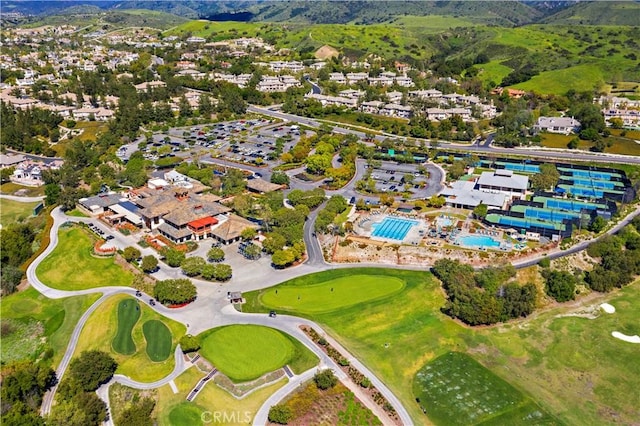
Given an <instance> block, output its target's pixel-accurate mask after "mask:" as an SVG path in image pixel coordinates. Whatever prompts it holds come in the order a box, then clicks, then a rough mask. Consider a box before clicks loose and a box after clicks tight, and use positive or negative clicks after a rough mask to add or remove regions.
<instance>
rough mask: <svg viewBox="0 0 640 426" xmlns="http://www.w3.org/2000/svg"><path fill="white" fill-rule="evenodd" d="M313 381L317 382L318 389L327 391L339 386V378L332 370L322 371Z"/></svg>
mask: <svg viewBox="0 0 640 426" xmlns="http://www.w3.org/2000/svg"><path fill="white" fill-rule="evenodd" d="M313 381H314V382H316V386H317V387H318V389H322V390H327V389H330V388H332V387H334V386H335V385H336V384H338V378H337V377H336V376H335V374H333V371H332V370H330V369H326V370H322V371H321V372H319V373H316V374H315V376H313Z"/></svg>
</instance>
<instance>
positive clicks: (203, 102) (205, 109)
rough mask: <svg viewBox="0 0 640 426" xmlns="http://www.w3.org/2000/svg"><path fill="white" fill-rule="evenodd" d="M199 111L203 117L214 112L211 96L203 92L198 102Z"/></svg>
mask: <svg viewBox="0 0 640 426" xmlns="http://www.w3.org/2000/svg"><path fill="white" fill-rule="evenodd" d="M198 111H199V112H200V115H201V116H203V117H207V118H208V117H211V114H213V104H212V103H211V97H209V95H207V94H202V95H201V96H200V100H199V102H198Z"/></svg>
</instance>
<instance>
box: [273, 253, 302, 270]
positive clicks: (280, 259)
mask: <svg viewBox="0 0 640 426" xmlns="http://www.w3.org/2000/svg"><path fill="white" fill-rule="evenodd" d="M295 260H296V257H295V255H294V253H293V251H292V250H276V251H275V252H274V253H273V255H272V256H271V262H273V264H274V265H275V266H276V267H278V268H283V267H285V266H287V265H290V264H292V263H293V262H295Z"/></svg>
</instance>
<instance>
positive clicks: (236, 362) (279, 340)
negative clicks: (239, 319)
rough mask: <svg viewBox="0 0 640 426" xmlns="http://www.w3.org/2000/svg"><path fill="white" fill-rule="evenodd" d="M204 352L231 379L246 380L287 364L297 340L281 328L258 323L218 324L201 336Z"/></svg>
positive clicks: (202, 351)
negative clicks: (221, 325)
mask: <svg viewBox="0 0 640 426" xmlns="http://www.w3.org/2000/svg"><path fill="white" fill-rule="evenodd" d="M200 342H201V349H200V353H201V354H202V356H204V357H205V358H207V359H208V360H209V361H211V363H212V364H213V365H214V366H215V367H216V368H217V369H218V370H220V371H222V372H223V373H224V374H226V375H227V376H229V378H230V379H231V380H234V381H237V382H243V381H248V380H253V379H256V378H258V377H260V376H262V375H263V374H265V373H268V372H270V371H274V370H277V369H278V368H281V367H283V366H284V365H286V364H287V363H288V362H289V361H290V360H291V359H292V358H293V356H294V353H295V347H294V345H293V343H292V342H291V341H290V340H289V339H288V338H287V336H285V335H284V334H282V333H281V332H279V331H278V330H274V329H272V328H268V327H261V326H258V325H231V326H227V327H220V328H215V329H213V330H209V331H206V332H204V333H203V334H202V335H201V336H200Z"/></svg>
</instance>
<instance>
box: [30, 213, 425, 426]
mask: <svg viewBox="0 0 640 426" xmlns="http://www.w3.org/2000/svg"><path fill="white" fill-rule="evenodd" d="M52 217H53V219H54V223H53V226H52V227H51V230H50V238H51V240H50V244H49V246H48V247H47V248H46V249H45V250H44V251H43V252H42V253H41V254H40V255H39V256H38V257H37V258H36V259H35V260H34V261H33V262H32V263H31V265H29V267H28V268H27V278H28V280H29V282H30V283H31V284H32V285H33V287H34V288H35V289H36V290H38V291H39V292H40V293H42V294H43V295H45V296H46V297H49V298H53V299H59V298H64V297H70V296H78V295H85V294H93V293H102V297H100V299H98V300H97V301H96V302H95V303H94V304H93V305H91V307H90V308H89V309H88V310H87V311H86V312H85V313H84V314H83V315H82V317H81V318H80V320H79V321H78V323H77V324H76V327H75V328H74V331H73V334H72V336H71V339H70V341H69V344H68V345H67V349H66V352H65V354H64V357H63V361H62V362H61V363H60V365H59V367H58V369H57V370H56V374H57V377H58V380H59V381H61V380H62V377H63V376H64V373H65V372H66V369H67V367H68V365H69V362H70V361H71V357H72V356H73V353H74V352H75V349H76V347H77V344H78V339H79V337H80V333H81V331H82V328H83V327H84V324H85V323H86V321H87V319H88V318H89V316H90V315H91V314H92V313H93V312H94V311H95V309H97V307H98V306H100V304H101V303H102V302H104V300H106V299H107V298H109V297H111V296H113V295H115V294H130V295H135V290H134V289H133V288H130V287H118V286H110V287H98V288H93V289H87V290H80V291H65V290H58V289H53V288H50V287H48V286H47V285H46V284H44V283H43V282H42V281H40V279H39V278H38V276H37V274H36V269H37V267H38V265H39V264H40V262H42V260H44V259H45V258H46V257H47V256H48V255H49V254H51V252H52V251H53V250H54V249H55V247H56V246H57V244H58V231H59V229H60V226H61V225H62V224H63V223H65V222H67V221H73V222H84V223H88V222H93V219H91V218H78V217H69V216H66V215H65V214H64V213H63V212H62V211H61V209H60V208H59V207H58V208H56V209H54V211H53V212H52ZM301 266H304V265H301ZM162 268H166V267H165V266H163V265H162V264H161V269H162ZM290 272H293V274H291V275H293V276H300V275H306V274H308V273H310V272H314V271H313V270H309V268H304V267H298V268H294V269H291V270H290ZM165 273H168V272H167V271H165ZM288 275H289V274H288ZM269 285H272V283H269V282H268V281H267V282H264V283H263V285H262V287H265V286H269ZM147 297H148V296H147ZM220 299H221V300H223V301H224V302H225V303H224V304H223V305H222V308H221V309H220V311H219V312H218V313H217V315H215V314H214V315H207V316H205V317H203V316H201V315H198V312H197V310H196V309H193V308H195V306H194V304H192V305H191V307H192V309H190V310H184V309H180V310H172V309H169V308H166V307H164V306H162V305H160V304H157V305H155V306H151V308H152V309H154V310H155V311H157V312H158V313H160V314H162V315H164V316H166V317H168V318H171V319H174V320H176V321H179V322H182V323H186V324H188V323H187V322H186V321H190V322H192V323H194V324H195V327H194V329H195V330H206V329H209V328H213V327H218V326H222V325H232V324H256V325H264V326H267V327H272V328H276V329H279V330H281V331H284V332H286V333H288V334H290V335H292V336H293V337H295V338H296V339H298V340H299V341H300V342H301V343H303V344H304V345H305V346H306V347H307V348H308V349H309V350H311V351H312V352H313V353H315V354H316V355H317V356H318V357H319V358H320V360H321V364H323V365H326V366H329V367H330V368H333V369H334V370H335V371H336V375H337V376H338V378H339V379H341V380H344V379H345V378H346V375H345V373H344V372H342V370H341V369H340V368H339V367H338V365H337V364H335V362H334V361H333V360H332V359H331V358H329V357H328V356H327V355H326V354H325V353H324V352H323V351H321V350H320V349H319V348H318V347H317V346H316V345H315V344H314V343H313V342H312V341H311V340H310V339H309V338H308V337H307V336H306V334H304V333H303V332H302V330H300V326H301V325H308V326H310V327H313V328H314V329H316V330H317V331H318V332H320V333H323V334H326V333H324V331H323V330H322V328H321V327H320V326H319V325H318V324H316V323H314V322H312V321H309V320H305V319H302V318H297V317H290V316H281V317H279V318H278V319H277V320H276V321H270V320H271V318H269V317H268V315H264V314H243V313H240V312H237V311H236V310H235V309H234V308H233V306H232V305H230V304H229V303H228V302H227V301H226V299H224V296H222V295H221V296H220ZM218 302H220V300H218ZM218 306H219V303H218ZM208 308H209V309H211V305H209V307H208ZM180 314H183V315H180ZM184 314H186V315H184ZM195 330H194V332H195ZM332 344H334V343H333V342H332ZM335 346H336V349H339V350H341V351H342V352H343V353H345V354H348V352H347V351H346V350H345V349H344V348H342V346H340V345H338V344H337V343H335ZM175 356H176V367H175V368H174V371H173V372H172V373H171V374H169V375H168V376H167V377H165V378H163V379H161V380H159V381H156V382H153V383H141V382H136V381H133V380H131V379H129V378H127V377H124V376H119V375H117V376H114V380H115V381H117V382H119V383H122V384H125V385H127V386H131V387H135V388H138V389H151V388H154V387H158V386H162V385H164V384H166V383H168V382H169V381H171V380H173V379H174V378H175V377H177V376H178V375H179V374H180V373H181V372H182V371H184V360H183V359H182V357H181V356H180V354H179V351H178V350H176V355H175ZM348 358H349V359H353V356H348ZM353 362H354V365H358V367H359V368H360V369H361V371H362V373H363V374H366V375H367V376H369V377H370V378H371V379H372V382H373V383H374V384H375V385H376V386H377V387H378V390H379V391H380V392H381V393H382V394H383V395H385V397H386V398H387V399H388V400H389V402H390V403H391V404H392V405H393V406H394V408H395V409H396V411H397V412H398V413H399V415H400V417H401V419H403V423H405V424H412V422H411V418H410V417H409V414H408V413H407V411H406V410H405V409H404V407H403V406H402V404H401V403H400V401H399V400H398V399H397V398H396V397H395V395H393V393H392V392H391V391H390V390H389V389H388V388H387V387H386V386H385V385H384V384H383V383H382V382H381V381H380V380H378V379H377V378H376V377H375V376H374V375H373V373H371V372H370V371H369V370H368V369H366V368H365V367H364V366H363V365H362V364H359V363H358V364H356V362H357V360H355V359H354V360H353ZM56 391H57V386H55V387H54V388H52V389H51V390H50V391H49V392H47V394H45V398H44V401H43V405H42V408H41V412H42V414H43V415H46V414H49V413H50V411H51V406H52V404H53V400H54V397H55V392H56ZM370 408H373V407H370ZM405 420H406V421H405Z"/></svg>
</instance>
